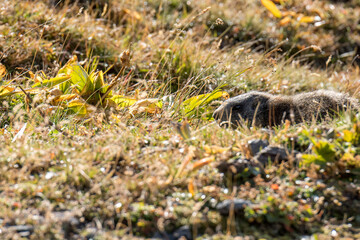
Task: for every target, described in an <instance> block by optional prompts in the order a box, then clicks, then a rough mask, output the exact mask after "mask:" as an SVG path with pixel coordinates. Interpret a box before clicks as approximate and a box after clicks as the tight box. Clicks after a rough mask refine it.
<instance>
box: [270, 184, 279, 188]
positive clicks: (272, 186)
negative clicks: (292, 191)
mask: <svg viewBox="0 0 360 240" xmlns="http://www.w3.org/2000/svg"><path fill="white" fill-rule="evenodd" d="M271 189H272V190H278V189H279V185H278V184H276V183H274V184H271Z"/></svg>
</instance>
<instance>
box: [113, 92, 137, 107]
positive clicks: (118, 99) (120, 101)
mask: <svg viewBox="0 0 360 240" xmlns="http://www.w3.org/2000/svg"><path fill="white" fill-rule="evenodd" d="M111 100H113V101H114V102H115V103H116V104H117V105H118V106H119V107H121V108H125V107H130V106H131V105H133V104H135V103H136V101H137V100H136V99H135V98H130V97H125V96H122V95H114V96H112V98H111Z"/></svg>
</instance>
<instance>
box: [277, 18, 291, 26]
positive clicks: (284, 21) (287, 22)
mask: <svg viewBox="0 0 360 240" xmlns="http://www.w3.org/2000/svg"><path fill="white" fill-rule="evenodd" d="M290 22H291V17H289V16H286V17H284V18H283V19H281V21H280V22H279V24H280V26H286V25H288V24H289V23H290Z"/></svg>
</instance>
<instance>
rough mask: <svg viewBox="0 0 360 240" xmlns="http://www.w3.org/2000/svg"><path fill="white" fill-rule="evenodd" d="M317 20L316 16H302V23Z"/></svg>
mask: <svg viewBox="0 0 360 240" xmlns="http://www.w3.org/2000/svg"><path fill="white" fill-rule="evenodd" d="M314 21H315V17H310V16H303V17H301V18H300V21H299V22H301V23H312V22H314Z"/></svg>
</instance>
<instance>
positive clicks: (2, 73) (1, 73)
mask: <svg viewBox="0 0 360 240" xmlns="http://www.w3.org/2000/svg"><path fill="white" fill-rule="evenodd" d="M5 75H6V67H5V66H4V65H3V64H1V63H0V80H1V79H2V78H3V77H5Z"/></svg>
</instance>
